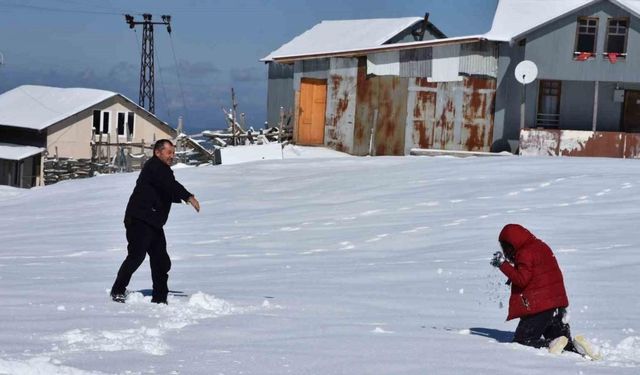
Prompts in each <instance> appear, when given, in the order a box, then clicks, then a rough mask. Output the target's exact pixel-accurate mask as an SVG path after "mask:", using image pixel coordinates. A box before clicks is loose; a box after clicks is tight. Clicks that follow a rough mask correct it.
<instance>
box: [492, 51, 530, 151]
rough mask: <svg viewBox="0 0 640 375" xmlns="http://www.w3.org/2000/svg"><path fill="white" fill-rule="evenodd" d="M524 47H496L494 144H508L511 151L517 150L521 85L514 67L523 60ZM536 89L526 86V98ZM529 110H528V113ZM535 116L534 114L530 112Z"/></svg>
mask: <svg viewBox="0 0 640 375" xmlns="http://www.w3.org/2000/svg"><path fill="white" fill-rule="evenodd" d="M524 52H525V51H524V47H521V46H518V45H514V46H513V47H510V46H509V44H508V43H501V44H500V45H499V47H498V88H497V90H496V107H495V108H496V111H495V118H494V123H493V140H494V143H497V144H500V143H504V142H509V143H510V144H511V151H515V149H516V148H517V141H518V138H519V136H520V103H521V100H522V99H521V98H522V85H521V84H520V83H518V81H516V79H515V76H514V72H515V68H516V65H518V63H519V62H520V61H522V60H524ZM536 92H537V89H532V86H531V85H528V92H527V97H529V98H531V97H533V95H535V94H536ZM530 111H531V110H529V112H530ZM532 115H533V116H535V113H533V112H532Z"/></svg>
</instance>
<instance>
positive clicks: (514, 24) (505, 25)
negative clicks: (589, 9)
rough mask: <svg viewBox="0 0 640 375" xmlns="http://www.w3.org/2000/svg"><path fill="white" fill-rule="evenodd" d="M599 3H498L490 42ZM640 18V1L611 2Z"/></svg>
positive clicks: (529, 0)
mask: <svg viewBox="0 0 640 375" xmlns="http://www.w3.org/2000/svg"><path fill="white" fill-rule="evenodd" d="M599 1H600V0H499V1H498V7H497V9H496V13H495V15H494V18H493V24H492V26H491V30H490V31H489V32H488V33H487V34H485V36H486V37H487V38H488V39H489V40H497V41H511V40H512V39H513V38H516V37H518V36H520V35H522V34H524V33H526V32H529V31H531V30H533V29H536V28H538V27H540V26H543V25H545V24H548V23H550V22H553V21H555V20H557V19H559V18H561V17H563V16H565V15H566V14H568V13H570V12H573V11H576V10H578V9H582V8H584V7H586V6H589V5H592V4H595V3H597V2H599ZM610 1H611V2H612V3H614V4H616V5H618V6H620V7H621V8H623V9H626V10H627V11H629V12H631V13H632V14H635V15H636V16H639V17H640V0H610Z"/></svg>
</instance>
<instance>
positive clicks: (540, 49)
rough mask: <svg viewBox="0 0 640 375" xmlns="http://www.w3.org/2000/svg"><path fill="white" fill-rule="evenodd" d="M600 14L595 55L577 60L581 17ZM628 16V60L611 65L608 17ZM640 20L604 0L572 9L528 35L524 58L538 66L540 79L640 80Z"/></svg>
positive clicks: (621, 60) (598, 15)
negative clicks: (607, 55)
mask: <svg viewBox="0 0 640 375" xmlns="http://www.w3.org/2000/svg"><path fill="white" fill-rule="evenodd" d="M583 16H584V17H598V18H599V22H598V35H597V37H598V41H597V45H596V52H597V55H596V58H595V59H593V60H587V61H576V60H575V59H574V55H573V52H574V49H575V38H576V26H577V19H578V17H583ZM611 17H629V18H630V27H629V34H628V40H627V52H628V56H627V58H626V59H624V60H623V59H620V60H618V62H617V63H616V64H611V63H610V62H609V60H608V59H606V58H605V56H604V55H603V52H604V46H605V38H606V34H607V19H608V18H611ZM639 22H640V19H638V18H636V17H634V16H632V15H631V13H629V12H627V11H626V10H624V9H622V8H620V7H618V6H616V5H614V4H612V3H610V2H608V1H601V2H598V3H595V4H593V5H591V6H589V7H586V8H584V9H581V10H579V11H576V12H573V13H571V14H569V15H567V16H565V17H563V18H561V19H560V20H558V21H556V22H554V23H553V24H550V25H548V26H545V27H542V28H540V29H538V30H535V31H533V32H532V33H530V34H529V35H526V36H525V37H526V40H527V42H526V44H527V46H526V54H525V59H526V60H531V61H533V62H534V63H536V65H538V72H539V78H541V79H558V80H570V81H609V82H640V48H638V46H640V29H639V28H638V27H639Z"/></svg>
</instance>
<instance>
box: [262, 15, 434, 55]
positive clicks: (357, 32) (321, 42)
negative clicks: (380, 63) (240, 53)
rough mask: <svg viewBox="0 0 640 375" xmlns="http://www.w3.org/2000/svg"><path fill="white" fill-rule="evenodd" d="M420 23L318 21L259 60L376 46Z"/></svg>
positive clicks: (414, 19)
mask: <svg viewBox="0 0 640 375" xmlns="http://www.w3.org/2000/svg"><path fill="white" fill-rule="evenodd" d="M422 21H423V18H420V17H405V18H379V19H360V20H342V21H322V22H320V23H319V24H317V25H315V26H314V27H312V28H311V29H309V30H307V31H305V32H304V33H302V34H300V35H298V36H297V37H295V38H293V39H292V40H291V41H290V42H288V43H286V44H284V45H282V46H281V47H280V48H278V49H277V50H275V51H273V52H271V53H270V54H269V55H268V56H266V57H264V58H263V59H261V61H273V60H274V59H276V58H283V57H296V56H304V55H312V54H322V53H330V52H341V51H349V50H357V49H364V48H370V47H376V46H380V45H382V44H384V43H385V42H387V41H389V39H391V38H393V37H394V36H396V35H398V34H399V33H400V32H402V31H403V30H405V29H407V28H408V27H411V26H413V25H415V24H416V23H418V22H422Z"/></svg>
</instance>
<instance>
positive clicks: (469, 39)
mask: <svg viewBox="0 0 640 375" xmlns="http://www.w3.org/2000/svg"><path fill="white" fill-rule="evenodd" d="M483 40H487V38H486V37H485V36H484V35H469V36H462V37H452V38H443V39H431V40H425V41H419V42H406V43H394V44H385V45H380V46H376V47H369V48H357V49H352V50H345V51H334V52H318V53H312V54H308V55H298V56H282V57H274V60H275V61H277V62H280V63H292V62H294V61H298V60H308V59H319V58H326V57H356V56H365V55H367V54H370V53H377V52H385V51H403V50H412V49H416V48H425V47H433V46H444V45H449V44H464V43H474V42H479V41H483Z"/></svg>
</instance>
